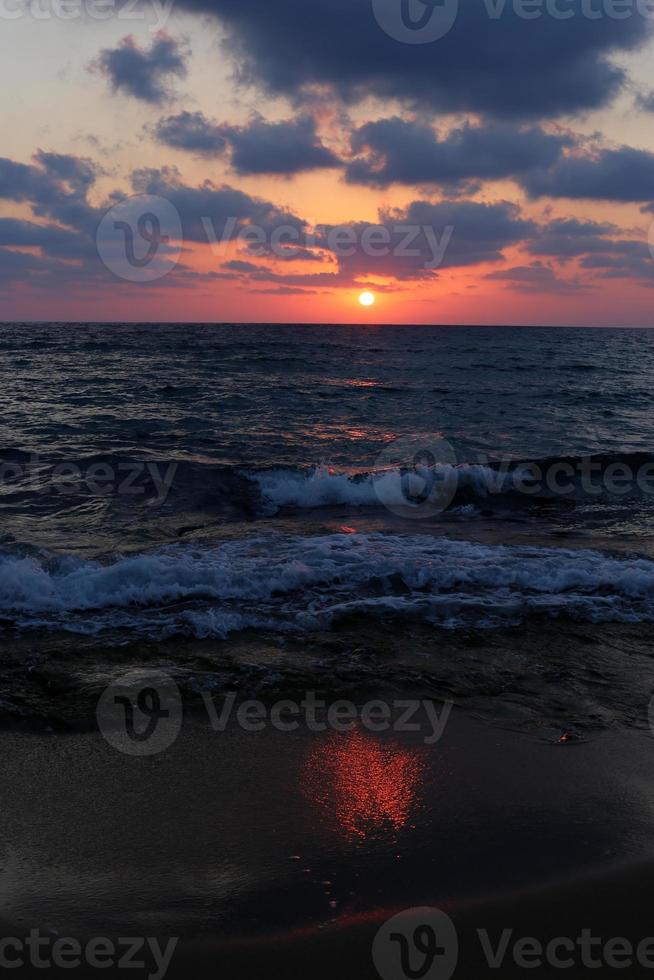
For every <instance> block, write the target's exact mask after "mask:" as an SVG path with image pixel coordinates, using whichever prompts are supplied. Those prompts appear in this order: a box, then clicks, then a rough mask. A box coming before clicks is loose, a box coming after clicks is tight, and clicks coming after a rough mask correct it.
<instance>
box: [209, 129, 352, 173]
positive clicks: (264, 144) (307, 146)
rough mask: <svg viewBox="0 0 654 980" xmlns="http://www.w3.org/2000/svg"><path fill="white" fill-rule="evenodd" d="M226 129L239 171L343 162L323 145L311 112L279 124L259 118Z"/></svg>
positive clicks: (289, 169) (301, 168)
mask: <svg viewBox="0 0 654 980" xmlns="http://www.w3.org/2000/svg"><path fill="white" fill-rule="evenodd" d="M225 132H226V134H227V137H228V139H229V141H230V143H231V145H232V168H233V169H234V170H235V171H236V173H238V174H242V175H245V174H294V173H301V172H302V171H306V170H317V169H321V168H326V167H336V166H339V163H340V161H339V159H338V157H336V156H335V155H334V154H333V153H332V152H331V150H329V149H327V147H326V146H323V144H322V142H321V141H320V138H319V137H318V135H317V133H316V124H315V120H314V119H313V118H312V117H311V116H309V115H301V116H298V118H297V119H289V120H286V121H285V122H278V123H268V122H266V121H265V120H264V119H260V118H257V119H254V120H252V121H251V122H250V123H249V124H248V125H247V126H242V127H240V128H239V127H230V128H227V129H226V130H225Z"/></svg>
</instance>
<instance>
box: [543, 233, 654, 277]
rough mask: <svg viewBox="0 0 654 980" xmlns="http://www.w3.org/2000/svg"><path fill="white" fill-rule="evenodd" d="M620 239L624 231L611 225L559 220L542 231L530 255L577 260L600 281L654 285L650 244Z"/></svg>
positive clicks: (560, 259) (568, 260)
mask: <svg viewBox="0 0 654 980" xmlns="http://www.w3.org/2000/svg"><path fill="white" fill-rule="evenodd" d="M619 235H620V229H619V228H617V226H616V225H613V224H611V223H609V222H595V221H578V220H576V219H565V220H557V221H552V222H550V223H549V224H547V225H545V226H544V227H543V228H541V229H540V230H539V232H538V234H537V235H536V236H534V238H533V239H532V240H531V241H530V242H528V243H527V251H528V252H529V254H530V255H533V256H542V257H548V258H552V259H555V260H558V261H559V262H560V263H561V264H563V263H566V262H570V261H572V260H576V261H577V262H578V263H579V266H580V268H582V269H585V270H587V271H589V272H593V273H596V274H597V276H598V278H600V279H618V278H623V279H637V280H640V281H641V283H643V284H645V285H654V256H653V255H652V253H651V251H650V248H649V246H648V243H647V242H646V241H643V240H639V239H631V238H622V237H617V236H619Z"/></svg>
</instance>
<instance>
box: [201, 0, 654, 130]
mask: <svg viewBox="0 0 654 980" xmlns="http://www.w3.org/2000/svg"><path fill="white" fill-rule="evenodd" d="M389 2H392V0H389ZM399 2H400V0H397V4H398V10H399ZM454 2H455V0H447V3H446V6H447V7H449V6H451V5H452V4H453V3H454ZM183 5H184V6H185V7H186V8H187V9H191V10H194V11H197V12H199V13H202V14H205V13H210V14H214V15H216V16H217V17H218V18H220V20H221V21H222V23H223V25H224V27H225V28H226V31H227V41H226V45H225V49H226V51H228V52H229V54H230V55H232V56H234V57H235V58H236V60H237V64H238V71H239V77H240V78H241V80H242V81H244V82H246V83H247V82H251V83H255V84H258V85H263V86H265V87H266V88H267V89H268V90H269V91H271V92H273V93H275V94H282V95H286V96H289V97H291V98H302V97H304V96H306V94H307V92H308V91H310V90H311V88H312V87H313V88H315V87H316V86H319V87H323V88H324V87H325V86H326V87H328V89H330V90H332V91H333V92H335V93H337V94H338V95H340V96H342V97H343V98H344V99H346V100H355V99H360V98H364V97H367V96H376V97H379V98H382V99H388V98H398V99H401V100H403V101H405V102H407V103H409V104H415V105H420V106H424V107H428V108H429V109H435V110H441V111H466V110H476V111H481V112H484V113H488V114H491V115H494V116H521V117H530V118H534V117H538V116H541V117H545V116H553V115H558V114H562V113H570V112H575V111H579V110H585V109H594V108H597V107H599V106H601V105H604V104H606V103H607V102H609V101H610V100H611V99H612V98H613V97H614V96H615V95H616V94H617V92H618V91H619V90H620V89H621V87H622V85H623V84H624V82H625V78H626V76H625V72H624V70H623V69H622V68H620V67H618V66H617V64H615V63H613V62H612V60H611V58H612V56H614V55H619V54H622V53H624V52H627V51H630V50H633V49H635V48H636V47H638V46H639V45H640V44H641V43H642V42H643V41H644V40H645V39H646V38H647V37H648V36H649V31H650V25H649V21H648V19H647V18H644V17H643V16H642V15H641V14H640V13H638V12H637V11H636V10H632V11H631V13H630V15H629V16H627V17H625V18H622V19H616V18H615V17H610V16H602V15H601V14H600V16H599V17H595V18H591V17H588V16H587V15H585V13H586V10H585V5H584V3H583V0H569V2H567V3H566V4H565V5H564V7H565V17H555V16H552V15H551V14H549V13H548V12H547V11H546V10H545V9H543V8H542V7H541V9H540V10H538V9H537V10H536V11H535V12H534V11H533V10H532V9H530V12H529V16H528V17H525V16H520V13H521V11H520V10H518V9H516V6H515V5H514V4H512V3H510V2H498V3H494V2H493V3H491V2H490V0H465V2H461V3H459V4H458V14H457V16H456V19H455V21H454V24H453V26H452V27H451V29H450V30H449V32H448V33H447V34H445V36H444V37H442V38H441V39H440V40H438V41H435V42H433V43H430V44H407V43H402V42H401V41H398V40H396V39H395V38H394V37H391V36H389V35H388V34H387V33H385V31H384V30H382V28H381V27H380V26H379V23H378V22H377V20H376V19H375V14H374V5H373V4H372V3H371V0H311V2H308V0H285V2H284V3H283V4H274V3H271V2H270V0H247V2H244V0H183ZM438 6H442V5H438ZM438 6H437V9H436V14H437V15H438V13H439V11H438ZM494 8H497V9H495V10H494ZM534 13H535V19H534ZM568 15H569V16H568Z"/></svg>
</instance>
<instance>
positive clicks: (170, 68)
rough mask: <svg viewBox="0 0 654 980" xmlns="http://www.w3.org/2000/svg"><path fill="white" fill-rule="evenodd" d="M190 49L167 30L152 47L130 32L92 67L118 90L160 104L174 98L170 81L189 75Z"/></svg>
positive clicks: (100, 56) (108, 49)
mask: <svg viewBox="0 0 654 980" xmlns="http://www.w3.org/2000/svg"><path fill="white" fill-rule="evenodd" d="M187 57H188V52H187V51H186V49H185V47H184V45H183V44H182V43H181V42H179V41H177V40H175V39H174V38H172V37H169V36H168V35H167V34H164V33H163V32H159V34H157V35H156V37H155V38H154V40H153V41H152V44H151V46H150V48H149V50H146V49H145V48H141V47H139V46H138V44H137V42H136V40H135V39H134V38H133V37H132V36H131V35H130V36H129V37H124V38H123V39H122V41H121V42H120V43H119V45H118V47H116V48H106V49H105V50H104V51H101V52H100V55H99V56H98V58H97V61H96V62H95V63H94V65H93V66H92V67H93V68H94V69H96V70H98V71H100V72H101V74H103V75H104V76H105V78H106V79H107V80H108V82H109V84H110V85H111V88H112V89H113V91H114V92H123V93H125V94H127V95H131V96H132V97H133V98H135V99H140V100H141V101H142V102H150V103H153V104H155V105H159V104H161V103H162V102H165V101H167V100H168V99H170V98H171V97H172V92H171V90H170V81H171V79H173V78H184V77H185V76H186V59H187Z"/></svg>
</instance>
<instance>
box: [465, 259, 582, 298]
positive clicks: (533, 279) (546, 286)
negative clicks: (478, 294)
mask: <svg viewBox="0 0 654 980" xmlns="http://www.w3.org/2000/svg"><path fill="white" fill-rule="evenodd" d="M484 278H485V279H491V280H496V281H500V282H506V284H507V289H512V290H513V291H514V292H518V293H553V292H560V293H561V292H562V293H570V292H579V291H580V290H586V289H589V288H591V287H590V286H589V284H588V283H580V282H579V281H578V280H576V279H561V278H559V276H557V274H556V272H555V271H554V269H552V268H551V267H550V266H548V265H542V264H541V263H540V262H535V263H534V264H533V265H518V266H513V267H512V268H510V269H502V270H501V271H498V272H490V273H488V275H487V276H485V277H484Z"/></svg>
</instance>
